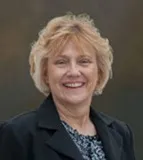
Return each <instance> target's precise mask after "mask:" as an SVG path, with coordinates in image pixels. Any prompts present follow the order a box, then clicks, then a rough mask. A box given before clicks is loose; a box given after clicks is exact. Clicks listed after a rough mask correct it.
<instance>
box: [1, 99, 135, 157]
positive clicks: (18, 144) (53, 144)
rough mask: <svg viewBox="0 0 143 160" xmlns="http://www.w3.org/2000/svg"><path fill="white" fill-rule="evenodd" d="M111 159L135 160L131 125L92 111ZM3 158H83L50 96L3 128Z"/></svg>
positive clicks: (6, 123) (93, 118)
mask: <svg viewBox="0 0 143 160" xmlns="http://www.w3.org/2000/svg"><path fill="white" fill-rule="evenodd" d="M90 116H91V119H92V121H93V123H94V124H95V125H96V128H97V132H98V134H99V136H100V138H101V140H102V143H103V147H104V151H105V154H106V157H107V160H135V157H134V150H133V138H132V132H131V130H130V128H129V126H128V125H127V124H125V123H124V122H121V121H119V120H116V119H113V118H111V117H109V116H107V115H105V114H103V113H96V112H95V111H94V110H93V109H92V108H91V113H90ZM0 160H83V158H82V155H81V154H80V152H79V150H78V149H77V147H76V145H75V144H74V142H73V141H72V140H71V138H70V136H69V135H68V133H67V132H66V130H65V128H64V127H63V125H62V123H61V121H60V118H59V115H58V113H57V110H56V107H55V105H54V102H53V100H52V96H49V97H48V98H47V99H46V100H45V101H44V102H43V104H42V105H41V106H40V107H39V108H38V109H36V110H35V111H31V112H28V113H25V114H22V115H19V116H17V117H14V118H12V119H10V120H8V121H7V122H5V124H4V125H3V126H2V127H1V129H0Z"/></svg>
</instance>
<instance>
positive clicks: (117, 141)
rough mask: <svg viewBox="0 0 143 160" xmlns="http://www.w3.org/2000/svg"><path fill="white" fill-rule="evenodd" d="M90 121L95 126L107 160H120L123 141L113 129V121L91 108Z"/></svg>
mask: <svg viewBox="0 0 143 160" xmlns="http://www.w3.org/2000/svg"><path fill="white" fill-rule="evenodd" d="M91 119H92V121H93V123H94V124H95V126H96V129H97V133H98V135H99V137H100V138H101V140H102V144H103V149H104V152H105V155H106V157H107V160H115V159H116V160H121V153H122V147H123V146H122V143H123V139H122V137H121V135H120V134H119V133H118V132H117V130H116V129H115V128H114V123H115V119H113V118H111V117H108V116H107V115H105V114H103V113H97V112H95V111H94V110H93V109H92V108H91Z"/></svg>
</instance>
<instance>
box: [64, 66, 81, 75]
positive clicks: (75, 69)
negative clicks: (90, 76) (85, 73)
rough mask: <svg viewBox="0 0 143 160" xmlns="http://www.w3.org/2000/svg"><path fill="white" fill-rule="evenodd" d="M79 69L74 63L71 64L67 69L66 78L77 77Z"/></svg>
mask: <svg viewBox="0 0 143 160" xmlns="http://www.w3.org/2000/svg"><path fill="white" fill-rule="evenodd" d="M80 74H81V73H80V68H79V66H78V65H77V64H76V63H71V64H70V66H69V67H68V72H67V76H69V77H78V76H80Z"/></svg>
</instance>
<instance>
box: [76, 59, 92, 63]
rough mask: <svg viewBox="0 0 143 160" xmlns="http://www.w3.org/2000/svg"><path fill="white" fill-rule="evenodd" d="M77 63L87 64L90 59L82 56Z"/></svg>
mask: <svg viewBox="0 0 143 160" xmlns="http://www.w3.org/2000/svg"><path fill="white" fill-rule="evenodd" d="M79 63H81V64H89V63H91V60H90V59H87V58H84V59H81V60H80V61H79Z"/></svg>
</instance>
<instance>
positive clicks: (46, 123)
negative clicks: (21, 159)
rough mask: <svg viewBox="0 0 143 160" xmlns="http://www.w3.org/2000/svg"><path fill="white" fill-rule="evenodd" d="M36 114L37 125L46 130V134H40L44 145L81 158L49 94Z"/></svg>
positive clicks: (78, 158) (66, 154)
mask: <svg viewBox="0 0 143 160" xmlns="http://www.w3.org/2000/svg"><path fill="white" fill-rule="evenodd" d="M37 116H38V127H40V128H43V129H45V130H47V131H48V134H47V133H46V134H42V136H43V137H42V139H44V141H45V145H48V146H49V147H50V148H52V149H53V150H55V151H56V152H58V153H60V154H63V155H65V156H67V157H70V158H71V159H74V160H83V158H82V155H81V154H80V151H79V150H78V148H77V147H76V145H75V144H74V142H73V141H72V139H71V137H70V135H69V134H68V133H67V131H66V129H65V128H64V126H63V125H62V123H61V120H60V117H59V115H58V112H57V110H56V107H55V104H54V102H53V99H52V96H51V95H49V96H48V98H47V99H46V100H45V101H44V102H43V104H42V105H41V106H40V108H39V109H38V113H37ZM49 133H50V138H49ZM51 133H52V134H51Z"/></svg>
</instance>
